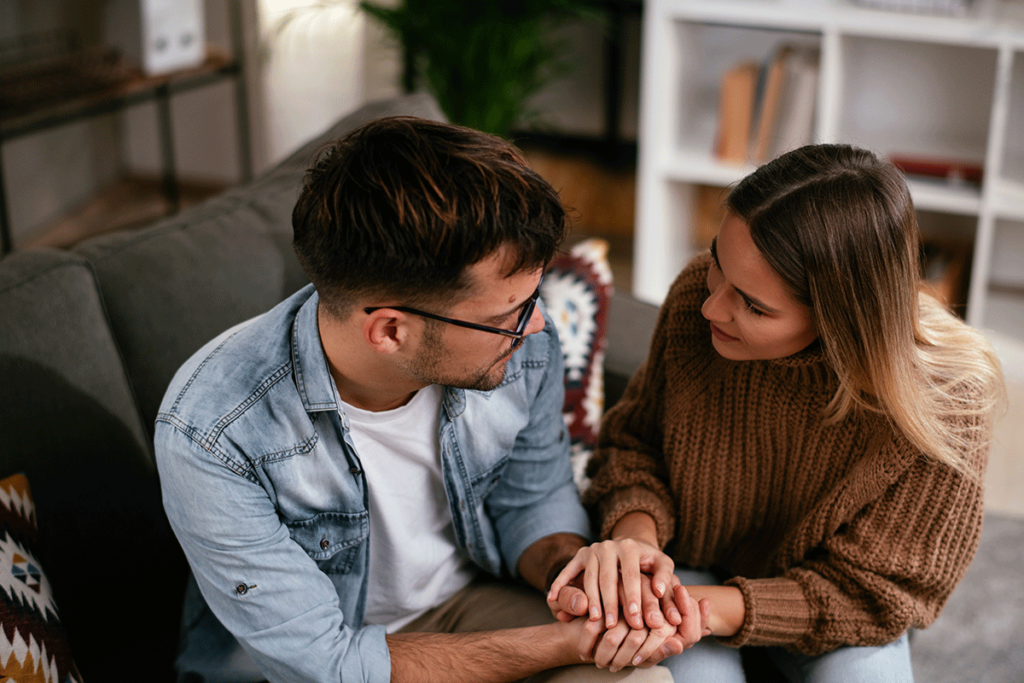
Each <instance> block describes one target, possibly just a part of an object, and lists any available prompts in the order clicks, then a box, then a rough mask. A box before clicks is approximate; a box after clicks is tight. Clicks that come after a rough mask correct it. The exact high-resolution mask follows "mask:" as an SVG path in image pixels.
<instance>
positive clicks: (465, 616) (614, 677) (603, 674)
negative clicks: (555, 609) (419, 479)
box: [401, 577, 672, 683]
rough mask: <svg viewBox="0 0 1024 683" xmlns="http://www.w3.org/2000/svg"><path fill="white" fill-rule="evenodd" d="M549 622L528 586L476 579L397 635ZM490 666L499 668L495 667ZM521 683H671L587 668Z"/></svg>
mask: <svg viewBox="0 0 1024 683" xmlns="http://www.w3.org/2000/svg"><path fill="white" fill-rule="evenodd" d="M552 621H554V617H552V616H551V610H549V609H548V606H547V603H546V602H545V601H544V597H543V596H542V595H541V594H540V593H539V592H537V591H536V590H535V589H533V588H530V587H528V586H523V585H519V584H514V583H511V582H507V581H499V580H497V579H492V578H490V577H479V578H477V579H476V580H475V581H473V583H471V584H469V585H468V586H466V587H465V588H463V589H462V590H461V591H459V592H458V593H456V594H455V595H454V596H452V597H451V598H449V599H448V600H447V601H446V602H444V603H442V604H441V605H439V606H437V607H435V608H434V609H432V610H430V611H428V612H426V613H425V614H423V615H422V616H420V617H419V618H418V619H416V620H415V621H413V622H412V623H410V624H409V625H407V626H406V627H405V628H403V629H401V632H402V633H469V632H472V631H499V630H502V629H507V628H520V627H523V626H538V625H540V624H548V623H551V622H552ZM495 666H500V663H498V662H495ZM523 683H672V676H671V675H670V674H669V672H668V670H667V669H665V668H663V667H660V666H655V667H652V668H649V669H634V668H627V669H623V670H622V671H619V672H617V673H611V672H609V671H608V670H607V669H598V668H597V667H596V666H594V665H593V664H580V665H579V666H565V667H560V668H557V669H551V670H549V671H545V672H542V673H539V674H535V675H533V676H529V677H528V678H526V679H523Z"/></svg>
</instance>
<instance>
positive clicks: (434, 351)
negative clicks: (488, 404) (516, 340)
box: [407, 321, 513, 391]
mask: <svg viewBox="0 0 1024 683" xmlns="http://www.w3.org/2000/svg"><path fill="white" fill-rule="evenodd" d="M441 325H442V323H438V322H435V321H430V322H429V323H428V324H427V326H426V329H425V330H424V333H423V342H422V344H421V346H422V351H421V352H420V355H419V356H418V357H417V358H416V360H415V361H414V362H413V364H412V365H410V366H409V367H408V368H407V370H408V372H409V374H410V375H411V376H412V377H413V378H414V379H416V380H417V381H418V382H422V383H424V384H440V385H442V386H449V387H455V388H457V389H469V390H472V391H490V390H492V389H494V388H496V387H497V386H498V385H500V384H501V382H502V381H503V380H504V379H505V368H506V366H505V365H504V364H503V363H502V361H504V360H505V359H506V358H508V357H509V356H511V355H512V353H513V350H511V349H507V350H505V351H504V352H503V353H502V354H501V355H499V356H498V357H497V358H496V359H495V360H494V361H492V362H491V363H490V364H489V365H488V366H487V368H486V369H485V370H483V371H482V372H481V373H479V374H478V375H476V376H474V377H471V378H465V377H455V376H453V375H450V374H448V373H447V370H446V368H445V366H446V365H447V363H446V358H445V354H444V347H443V345H442V343H441ZM499 364H501V368H500V370H499V371H497V372H496V371H495V366H497V365H499Z"/></svg>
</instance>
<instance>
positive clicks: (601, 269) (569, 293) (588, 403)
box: [541, 239, 613, 490]
mask: <svg viewBox="0 0 1024 683" xmlns="http://www.w3.org/2000/svg"><path fill="white" fill-rule="evenodd" d="M612 291H613V288H612V271H611V267H610V266H609V264H608V242H606V241H605V240H602V239H588V240H585V241H583V242H580V243H579V244H577V245H576V246H574V247H573V248H572V249H571V250H570V251H569V253H568V254H559V255H558V256H556V257H555V258H554V259H553V260H552V262H551V264H550V265H549V266H548V270H547V273H546V274H545V276H544V282H543V284H542V285H541V298H542V299H543V300H544V306H545V307H546V308H547V311H548V314H549V315H550V316H551V319H552V320H553V321H554V323H555V328H556V329H557V330H558V337H559V341H560V342H561V345H562V356H563V358H564V360H565V405H564V407H563V409H562V417H564V418H565V422H566V425H568V427H569V436H570V438H571V446H570V452H571V455H572V465H573V473H574V475H575V479H576V485H577V486H579V487H580V490H583V489H584V488H586V486H587V485H588V484H589V480H588V479H587V478H586V475H585V474H584V470H585V469H586V466H587V461H588V460H589V459H590V455H591V454H592V453H593V451H594V447H595V446H596V445H597V430H598V427H599V426H600V424H601V414H602V413H603V412H604V375H603V373H604V348H605V329H606V326H607V321H608V301H609V299H610V298H611V295H612Z"/></svg>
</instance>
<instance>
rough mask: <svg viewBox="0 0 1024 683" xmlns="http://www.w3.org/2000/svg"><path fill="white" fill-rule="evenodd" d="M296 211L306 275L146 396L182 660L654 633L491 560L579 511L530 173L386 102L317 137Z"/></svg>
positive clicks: (202, 674) (551, 648) (457, 655)
mask: <svg viewBox="0 0 1024 683" xmlns="http://www.w3.org/2000/svg"><path fill="white" fill-rule="evenodd" d="M293 228H294V236H295V239H294V246H295V250H296V253H297V254H298V257H299V260H300V262H301V263H302V265H303V268H304V269H305V270H306V272H307V274H308V275H309V278H310V281H311V282H312V285H311V286H309V287H306V288H304V289H302V290H300V291H299V292H298V293H296V294H295V295H293V296H292V297H290V298H289V299H287V300H285V301H284V302H282V303H281V304H279V305H278V306H277V307H275V308H274V309H272V310H271V311H269V312H267V313H266V314H264V315H262V316H260V317H258V318H255V319H253V320H251V321H248V322H246V323H243V324H241V325H239V326H237V327H235V328H233V329H231V330H228V331H227V332H225V333H224V334H222V335H221V336H219V337H218V338H217V339H215V340H213V341H212V342H210V343H209V344H208V345H206V346H205V347H204V348H203V349H201V350H200V351H199V352H198V353H197V354H196V355H195V356H193V357H192V358H191V359H190V360H189V361H187V362H186V363H185V365H184V366H183V367H182V368H181V369H180V370H179V372H178V374H177V375H176V377H175V378H174V380H173V381H172V383H171V385H170V388H169V389H168V392H167V395H166V397H165V399H164V402H163V405H162V406H161V410H160V413H159V415H158V417H157V424H156V436H155V444H156V453H157V462H158V465H159V469H160V476H161V482H162V487H163V495H164V505H165V507H166V509H167V514H168V517H169V519H170V521H171V524H172V526H173V528H174V530H175V533H176V534H177V536H178V538H179V540H180V542H181V545H182V547H183V549H184V551H185V554H186V556H187V557H188V560H189V563H190V565H191V567H192V572H193V576H194V582H193V585H192V586H190V592H189V593H190V596H189V601H188V605H187V606H186V614H185V622H184V626H185V628H184V643H183V652H182V656H181V658H180V659H179V667H180V668H181V670H182V672H183V674H191V678H189V676H188V675H185V676H184V679H185V680H204V681H208V682H209V681H251V680H262V679H263V678H267V679H269V680H272V681H288V682H295V681H335V682H337V681H350V680H351V681H387V680H393V681H457V680H465V681H509V680H515V679H519V678H522V677H524V676H527V675H529V674H533V673H536V672H540V671H544V670H546V669H550V668H552V667H557V666H562V665H565V664H570V663H575V664H579V663H580V660H581V657H582V658H583V660H584V661H593V660H594V658H595V657H597V658H598V660H599V661H601V658H602V657H603V659H604V661H605V662H608V661H609V659H610V658H609V657H608V656H606V655H607V652H609V651H610V652H612V653H614V652H615V651H616V648H620V644H621V648H620V649H621V652H624V653H626V654H627V655H628V656H629V657H632V655H633V654H634V651H636V652H638V653H639V654H638V655H637V656H640V655H642V657H641V659H643V660H646V661H647V662H648V663H650V662H654V661H656V659H660V658H662V657H664V656H665V654H667V653H668V652H672V651H673V650H672V649H671V647H670V649H669V651H668V652H664V651H662V650H660V649H659V650H658V651H657V652H654V653H653V656H649V655H651V654H652V653H651V652H650V650H651V648H652V647H654V646H655V645H658V644H660V643H661V640H658V641H656V642H655V641H654V639H652V640H651V641H650V642H655V645H646V644H645V645H644V646H643V647H645V648H646V649H643V650H641V649H639V648H640V647H641V646H640V643H647V642H648V641H645V640H644V635H645V634H644V632H643V631H640V632H634V633H633V634H632V635H629V636H627V635H625V634H624V632H623V629H622V628H621V627H620V628H618V629H617V630H616V629H612V630H609V631H607V632H604V631H603V625H602V624H600V623H595V622H593V621H588V620H586V619H585V618H584V619H576V620H571V615H581V614H587V605H586V600H585V595H584V594H583V593H582V592H581V591H579V590H578V589H577V588H571V587H570V588H566V589H564V590H563V591H562V592H561V593H560V594H559V596H558V599H557V600H556V602H557V603H558V607H556V606H555V605H552V610H554V611H557V610H558V609H561V610H562V611H563V612H565V614H562V615H561V616H560V621H553V620H552V619H551V613H550V612H548V608H547V606H546V605H545V602H544V599H543V597H542V596H541V594H540V593H538V592H536V591H534V590H530V589H526V588H525V587H524V586H523V585H521V584H517V583H513V582H510V581H507V580H505V581H499V580H497V579H496V578H494V577H501V576H505V577H511V578H519V579H522V580H523V581H525V583H527V584H529V585H530V586H532V587H533V588H535V589H538V590H540V591H543V590H545V589H546V588H547V587H548V586H550V584H551V582H552V580H553V579H554V577H555V576H556V575H557V573H558V571H559V570H560V569H561V568H562V567H564V566H565V565H566V563H567V562H568V561H569V560H570V558H572V557H573V555H574V554H575V552H576V551H577V550H578V549H579V548H580V547H582V546H583V545H584V544H585V542H586V541H585V539H586V537H587V536H588V533H589V529H588V521H587V517H586V514H585V513H584V511H583V509H582V507H581V506H580V503H579V500H578V496H577V491H576V489H575V486H574V484H573V480H572V474H571V470H570V466H569V460H568V436H567V433H566V429H565V425H564V424H563V422H562V417H561V405H562V400H563V389H562V381H563V379H562V359H561V351H560V348H559V344H558V339H557V336H556V334H555V332H554V329H553V326H551V325H550V324H546V321H545V319H544V317H543V314H542V312H541V310H540V308H539V307H537V305H536V302H537V297H538V292H539V285H540V280H541V278H542V275H543V271H544V266H545V265H546V264H547V262H548V261H549V260H550V259H551V257H552V255H553V254H554V252H555V250H556V248H557V246H558V245H559V244H560V242H561V241H562V239H563V238H564V234H565V218H564V215H563V210H562V208H561V206H560V203H559V200H558V196H557V194H556V193H555V192H554V191H553V190H552V189H551V187H550V186H549V185H548V184H547V183H545V182H544V181H543V180H542V179H541V178H540V177H539V176H537V175H536V174H535V173H533V172H532V171H530V170H529V169H528V168H527V167H526V164H525V162H524V160H523V159H522V158H521V156H520V155H519V154H518V153H517V151H516V150H515V149H514V148H513V147H511V146H510V145H508V144H507V143H504V142H503V141H501V140H499V139H497V138H494V137H491V136H488V135H484V134H482V133H478V132H476V131H471V130H468V129H464V128H460V127H456V126H450V125H446V124H440V123H435V122H430V121H424V120H419V119H411V118H391V119H381V120H378V121H375V122H371V123H370V124H367V125H365V126H363V127H362V128H359V129H357V130H355V131H353V132H352V133H350V134H349V135H347V136H346V137H344V138H343V139H342V140H340V141H339V142H337V143H336V144H335V145H334V146H333V147H331V148H330V149H329V150H327V151H326V152H325V153H323V154H322V155H321V157H320V158H319V160H318V161H317V162H316V164H315V165H314V167H313V168H312V169H310V171H309V173H308V174H307V177H306V180H305V184H304V187H303V190H302V192H301V195H300V197H299V199H298V202H297V204H296V207H295V210H294V213H293ZM621 624H624V621H620V625H621ZM496 629H504V630H496ZM467 631H472V633H467ZM626 631H628V628H626ZM637 633H640V635H639V636H638V635H637ZM662 640H663V639H662ZM666 647H668V646H666ZM678 647H679V650H677V651H681V646H678ZM601 648H603V649H604V652H605V654H601ZM581 653H582V654H581ZM619 659H620V660H621V659H623V656H622V655H619ZM630 663H632V662H630ZM621 666H622V662H621V661H618V662H616V663H615V665H614V667H612V668H616V669H617V668H620V667H621ZM573 670H583V667H574V669H571V670H569V671H573ZM632 671H633V672H634V673H635V674H638V675H640V676H641V677H644V676H647V677H650V676H652V675H657V674H656V672H658V671H660V670H659V669H650V670H649V671H648V672H647V673H643V672H642V670H632ZM583 675H585V676H594V677H600V676H608V675H610V674H609V673H608V672H606V671H605V672H602V671H598V670H597V669H596V668H595V667H593V666H588V667H586V669H585V673H584V674H583ZM660 675H664V672H663V671H662V672H661V674H660ZM581 680H582V679H581Z"/></svg>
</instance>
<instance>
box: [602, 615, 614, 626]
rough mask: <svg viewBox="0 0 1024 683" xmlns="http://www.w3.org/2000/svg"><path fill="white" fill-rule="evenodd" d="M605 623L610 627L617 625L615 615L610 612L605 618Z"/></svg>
mask: <svg viewBox="0 0 1024 683" xmlns="http://www.w3.org/2000/svg"><path fill="white" fill-rule="evenodd" d="M604 625H605V626H607V627H608V628H611V627H613V626H615V615H614V614H609V615H607V616H606V617H605V618H604Z"/></svg>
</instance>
